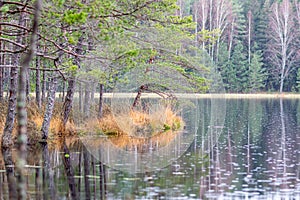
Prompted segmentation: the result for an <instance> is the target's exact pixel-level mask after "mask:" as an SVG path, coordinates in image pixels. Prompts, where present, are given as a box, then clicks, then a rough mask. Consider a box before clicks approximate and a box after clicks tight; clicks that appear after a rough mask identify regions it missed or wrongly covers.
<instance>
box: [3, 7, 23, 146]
mask: <svg viewBox="0 0 300 200" xmlns="http://www.w3.org/2000/svg"><path fill="white" fill-rule="evenodd" d="M19 25H20V26H23V25H24V14H23V13H21V14H20V17H19ZM21 41H22V36H21V34H20V36H18V37H17V41H16V42H17V43H21ZM18 49H19V48H18V47H15V50H18ZM12 59H13V66H14V67H12V68H11V69H10V86H9V87H10V88H9V100H8V109H7V114H6V121H5V127H4V130H3V135H2V148H10V147H11V145H12V143H13V141H12V130H13V127H14V123H15V114H16V105H17V86H18V68H17V66H18V65H19V62H20V55H19V54H13V57H12Z"/></svg>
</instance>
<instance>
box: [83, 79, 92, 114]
mask: <svg viewBox="0 0 300 200" xmlns="http://www.w3.org/2000/svg"><path fill="white" fill-rule="evenodd" d="M90 89H91V87H90V84H89V83H86V84H85V89H84V104H83V112H84V114H85V117H86V118H88V117H89V114H90V102H91V101H90V96H91V91H90Z"/></svg>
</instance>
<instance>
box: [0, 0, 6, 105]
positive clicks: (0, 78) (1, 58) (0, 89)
mask: <svg viewBox="0 0 300 200" xmlns="http://www.w3.org/2000/svg"><path fill="white" fill-rule="evenodd" d="M2 3H3V0H0V4H2ZM0 21H2V12H0ZM1 36H2V26H1V25H0V37H1ZM2 49H4V44H2V40H0V52H2ZM0 65H1V66H3V65H5V63H4V54H3V53H1V54H0ZM2 100H3V68H2V67H0V101H2Z"/></svg>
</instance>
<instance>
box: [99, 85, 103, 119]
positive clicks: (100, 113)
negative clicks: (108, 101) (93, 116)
mask: <svg viewBox="0 0 300 200" xmlns="http://www.w3.org/2000/svg"><path fill="white" fill-rule="evenodd" d="M103 93H104V85H103V84H100V90H99V110H98V119H101V118H102V117H103Z"/></svg>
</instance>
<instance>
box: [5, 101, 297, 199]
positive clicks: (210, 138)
mask: <svg viewBox="0 0 300 200" xmlns="http://www.w3.org/2000/svg"><path fill="white" fill-rule="evenodd" d="M209 104H210V103H209V102H204V101H202V102H200V101H199V110H200V111H201V112H198V114H199V115H198V116H197V118H196V119H197V123H198V124H197V125H198V129H197V130H196V132H193V133H191V134H194V135H196V138H195V140H194V143H192V144H191V146H190V148H189V149H188V150H187V151H186V152H185V153H184V154H183V155H182V156H181V157H179V158H178V157H177V158H176V159H174V160H172V162H170V163H171V164H170V165H169V166H165V167H163V168H161V169H157V170H153V171H150V172H147V173H135V174H134V173H128V172H126V171H122V170H116V169H113V168H111V167H109V166H106V165H105V164H104V163H102V162H100V160H101V156H107V154H105V155H104V154H101V153H103V152H99V151H100V148H99V149H97V145H104V144H101V143H99V144H97V145H95V152H96V151H97V155H98V156H100V157H94V156H95V152H93V153H92V154H91V153H90V152H89V151H87V148H86V147H85V146H84V145H83V144H82V143H81V140H78V141H76V142H72V140H69V139H66V140H63V141H60V142H61V144H60V145H58V146H59V148H57V147H55V146H53V145H52V144H51V145H50V144H48V145H47V144H41V148H36V149H34V150H33V151H34V152H30V151H29V152H28V158H27V163H28V166H27V168H26V174H27V187H28V191H27V192H28V196H29V197H30V198H31V199H125V198H129V199H161V198H164V199H174V198H185V199H192V198H196V199H217V198H224V199H225V198H226V199H233V198H235V199H245V198H250V197H254V198H256V199H262V198H263V199H275V198H277V199H280V198H285V199H297V198H298V199H299V198H300V193H299V190H300V181H299V180H300V174H299V161H300V154H299V151H300V149H299V147H300V135H299V130H298V127H299V126H300V115H299V114H298V113H300V112H299V110H300V105H299V101H298V100H287V99H281V100H280V99H256V100H242V99H235V100H228V101H227V105H226V108H227V111H226V121H225V124H224V127H221V126H216V125H214V126H212V125H211V124H210V123H209V122H210V118H211V115H210V114H207V111H208V110H209ZM205 137H206V138H207V140H206V141H205V140H203V138H205ZM178 141H181V140H178ZM114 142H115V141H114ZM160 142H162V141H160ZM108 144H109V143H107V144H105V145H108ZM110 145H115V143H113V142H111V143H110ZM105 147H107V148H108V147H109V146H105ZM175 147H176V148H177V147H178V146H175ZM176 148H174V149H176ZM129 149H130V148H129ZM155 150H156V149H155V148H153V152H155ZM143 152H144V151H140V152H138V153H141V154H142V153H143ZM148 153H149V152H148ZM172 153H173V154H174V155H175V154H176V153H175V152H172ZM110 156H112V155H110ZM0 160H1V161H2V160H3V161H4V163H5V164H3V162H2V165H1V166H0V167H1V168H0V169H1V171H0V172H1V173H0V186H1V188H0V199H9V198H10V199H14V198H15V195H16V187H15V184H16V182H15V181H16V179H15V175H16V174H15V171H14V162H15V160H16V159H15V154H14V152H13V151H7V152H6V151H3V152H2V157H1V159H0ZM130 162H131V161H129V160H126V159H124V161H123V163H120V164H123V165H128V164H130ZM0 164H1V163H0ZM4 169H6V170H5V173H4V171H3V170H4Z"/></svg>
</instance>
